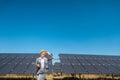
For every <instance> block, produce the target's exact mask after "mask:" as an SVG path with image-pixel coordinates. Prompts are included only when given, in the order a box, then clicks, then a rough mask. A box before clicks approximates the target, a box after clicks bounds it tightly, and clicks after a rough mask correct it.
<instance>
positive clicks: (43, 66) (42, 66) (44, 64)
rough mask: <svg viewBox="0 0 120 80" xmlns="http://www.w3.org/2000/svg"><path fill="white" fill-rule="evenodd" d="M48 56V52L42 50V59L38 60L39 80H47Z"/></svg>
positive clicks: (37, 74) (37, 75)
mask: <svg viewBox="0 0 120 80" xmlns="http://www.w3.org/2000/svg"><path fill="white" fill-rule="evenodd" d="M46 54H48V52H47V51H46V50H41V51H40V57H39V58H37V59H36V65H35V66H36V69H37V73H36V77H37V80H45V72H46V71H47V69H48V59H47V58H46V57H45V55H46Z"/></svg>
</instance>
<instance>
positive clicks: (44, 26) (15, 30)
mask: <svg viewBox="0 0 120 80" xmlns="http://www.w3.org/2000/svg"><path fill="white" fill-rule="evenodd" d="M41 49H46V50H48V51H50V52H52V53H54V55H55V56H57V55H58V54H59V53H79V54H98V55H99V54H102V55H103V54H105V55H120V0H0V53H38V52H39V51H40V50H41Z"/></svg>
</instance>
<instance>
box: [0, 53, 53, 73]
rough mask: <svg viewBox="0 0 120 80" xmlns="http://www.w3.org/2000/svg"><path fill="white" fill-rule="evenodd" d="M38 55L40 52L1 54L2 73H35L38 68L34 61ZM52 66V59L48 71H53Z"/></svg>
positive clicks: (0, 69) (0, 67)
mask: <svg viewBox="0 0 120 80" xmlns="http://www.w3.org/2000/svg"><path fill="white" fill-rule="evenodd" d="M38 57H39V55H38V54H0V74H24V73H28V74H30V73H35V72H36V69H35V66H34V65H33V64H32V63H33V62H35V60H36V58H38ZM47 58H49V56H47ZM51 66H52V61H49V70H48V72H47V73H51V72H52V67H51Z"/></svg>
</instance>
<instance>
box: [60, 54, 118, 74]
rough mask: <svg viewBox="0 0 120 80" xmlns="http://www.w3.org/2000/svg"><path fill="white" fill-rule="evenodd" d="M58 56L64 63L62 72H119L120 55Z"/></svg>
mask: <svg viewBox="0 0 120 80" xmlns="http://www.w3.org/2000/svg"><path fill="white" fill-rule="evenodd" d="M59 57H60V62H61V64H62V63H64V65H62V68H61V71H62V72H63V73H65V72H66V73H68V72H69V73H74V72H75V73H80V74H85V73H89V74H120V66H119V64H120V56H106V55H83V54H82V55H80V54H60V55H59ZM67 64H69V66H68V65H67ZM67 67H70V68H71V69H69V68H68V69H67ZM66 69H67V70H66Z"/></svg>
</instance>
